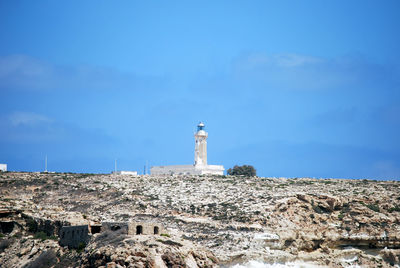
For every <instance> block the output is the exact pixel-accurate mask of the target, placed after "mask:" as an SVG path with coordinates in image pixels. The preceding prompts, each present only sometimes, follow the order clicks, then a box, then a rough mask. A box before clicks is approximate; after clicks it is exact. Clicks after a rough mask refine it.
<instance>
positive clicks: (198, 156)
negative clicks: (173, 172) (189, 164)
mask: <svg viewBox="0 0 400 268" xmlns="http://www.w3.org/2000/svg"><path fill="white" fill-rule="evenodd" d="M204 127H205V125H204V123H203V122H200V123H199V124H198V125H197V132H196V134H194V140H195V146H194V165H195V166H207V137H208V133H207V132H206V131H205V130H204Z"/></svg>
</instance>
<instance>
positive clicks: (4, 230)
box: [0, 221, 14, 234]
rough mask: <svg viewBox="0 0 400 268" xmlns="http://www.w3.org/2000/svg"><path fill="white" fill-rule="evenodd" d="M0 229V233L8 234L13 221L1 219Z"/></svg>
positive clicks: (11, 229) (12, 226) (11, 228)
mask: <svg viewBox="0 0 400 268" xmlns="http://www.w3.org/2000/svg"><path fill="white" fill-rule="evenodd" d="M0 230H1V231H2V233H5V234H9V233H11V232H12V231H13V230H14V222H13V221H2V222H0Z"/></svg>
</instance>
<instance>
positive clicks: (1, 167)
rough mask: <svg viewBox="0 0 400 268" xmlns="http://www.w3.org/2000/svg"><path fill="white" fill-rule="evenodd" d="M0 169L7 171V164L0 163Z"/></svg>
mask: <svg viewBox="0 0 400 268" xmlns="http://www.w3.org/2000/svg"><path fill="white" fill-rule="evenodd" d="M0 171H3V172H6V171H7V164H0Z"/></svg>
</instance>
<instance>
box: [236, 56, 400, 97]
mask: <svg viewBox="0 0 400 268" xmlns="http://www.w3.org/2000/svg"><path fill="white" fill-rule="evenodd" d="M232 75H233V77H234V78H235V79H238V80H242V81H246V80H248V81H252V83H254V82H255V81H258V82H259V83H263V84H264V85H265V86H268V87H271V89H301V90H320V89H340V88H351V87H354V86H369V83H370V82H371V81H373V82H377V81H380V82H381V83H382V84H385V82H386V80H388V79H389V80H393V79H396V75H395V73H394V71H393V70H391V69H390V68H388V66H383V65H380V64H376V63H372V62H370V61H368V60H366V59H365V58H363V57H352V56H347V57H338V58H333V59H328V58H321V57H313V56H308V55H298V54H279V55H267V54H264V53H254V54H247V55H243V56H241V57H238V58H237V59H235V61H234V62H233V65H232ZM382 78H384V79H382Z"/></svg>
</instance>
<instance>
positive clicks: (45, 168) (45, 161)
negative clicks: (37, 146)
mask: <svg viewBox="0 0 400 268" xmlns="http://www.w3.org/2000/svg"><path fill="white" fill-rule="evenodd" d="M44 172H47V154H46V158H45V160H44Z"/></svg>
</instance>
